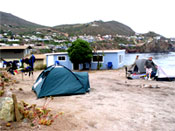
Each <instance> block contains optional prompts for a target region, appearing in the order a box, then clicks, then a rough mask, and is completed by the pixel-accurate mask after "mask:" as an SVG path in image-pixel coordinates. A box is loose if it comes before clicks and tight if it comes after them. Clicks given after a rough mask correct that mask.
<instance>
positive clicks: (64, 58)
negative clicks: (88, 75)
mask: <svg viewBox="0 0 175 131" xmlns="http://www.w3.org/2000/svg"><path fill="white" fill-rule="evenodd" d="M97 56H98V57H99V62H100V64H101V67H100V69H108V63H109V62H110V63H112V65H113V66H112V69H118V68H120V67H123V66H124V58H125V50H104V51H103V50H98V51H97V52H93V58H92V61H91V67H90V65H89V64H88V63H86V69H89V68H91V69H92V70H96V69H97V65H98V61H97ZM56 61H59V64H61V65H64V66H66V67H67V68H69V69H70V70H81V69H83V65H82V64H79V65H78V64H73V63H72V62H71V61H70V59H69V56H68V53H67V52H60V53H49V54H46V65H47V67H48V66H50V65H53V64H55V62H56Z"/></svg>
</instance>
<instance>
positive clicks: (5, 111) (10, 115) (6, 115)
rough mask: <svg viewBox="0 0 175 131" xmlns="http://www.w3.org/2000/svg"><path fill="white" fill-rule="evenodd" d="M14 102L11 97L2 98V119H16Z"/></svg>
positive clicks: (0, 103)
mask: <svg viewBox="0 0 175 131" xmlns="http://www.w3.org/2000/svg"><path fill="white" fill-rule="evenodd" d="M14 118H15V114H14V104H13V99H12V98H11V97H2V98H0V119H1V120H4V121H6V122H8V121H14Z"/></svg>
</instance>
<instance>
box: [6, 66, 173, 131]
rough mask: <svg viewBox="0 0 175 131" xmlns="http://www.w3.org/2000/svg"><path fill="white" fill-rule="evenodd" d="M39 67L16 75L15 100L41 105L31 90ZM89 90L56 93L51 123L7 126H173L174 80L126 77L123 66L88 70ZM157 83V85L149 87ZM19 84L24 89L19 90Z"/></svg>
mask: <svg viewBox="0 0 175 131" xmlns="http://www.w3.org/2000/svg"><path fill="white" fill-rule="evenodd" d="M40 72H41V71H35V72H34V77H33V78H32V77H28V76H24V80H22V77H21V74H18V75H16V76H15V79H17V80H18V81H19V83H18V84H15V85H12V86H10V87H6V88H7V89H8V88H12V89H13V90H12V93H15V94H16V96H17V99H18V101H20V100H24V101H25V102H27V103H29V104H37V106H42V105H43V103H44V101H45V99H44V98H43V99H37V97H36V94H35V93H34V92H33V91H32V90H31V89H32V86H33V84H34V82H35V80H36V78H37V76H38V75H39V74H40ZM89 81H90V87H91V91H90V92H89V93H86V94H83V95H73V96H58V97H54V99H53V101H52V102H51V103H50V104H49V105H48V108H50V109H51V110H52V113H57V112H60V111H63V112H64V115H62V116H60V117H58V118H57V119H56V120H55V121H54V122H53V124H52V125H50V126H43V125H42V126H39V127H38V126H37V127H31V126H30V124H29V123H25V122H19V123H17V122H15V123H13V124H12V126H11V127H10V128H5V129H6V130H14V131H25V130H26V131H30V130H41V131H52V130H53V131H54V130H55V131H173V130H175V104H174V103H175V82H162V81H161V82H158V81H148V80H141V79H136V80H128V79H126V78H125V71H124V69H119V70H104V71H89ZM150 85H151V87H159V88H150ZM19 88H22V89H23V91H20V90H19Z"/></svg>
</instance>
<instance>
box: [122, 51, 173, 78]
mask: <svg viewBox="0 0 175 131" xmlns="http://www.w3.org/2000/svg"><path fill="white" fill-rule="evenodd" d="M136 55H139V59H148V58H149V57H150V56H152V57H153V62H154V63H155V64H156V65H158V66H159V67H160V68H161V69H162V70H164V71H165V72H167V74H172V75H174V76H175V52H170V53H130V54H126V55H125V65H131V64H133V63H134V61H135V58H136Z"/></svg>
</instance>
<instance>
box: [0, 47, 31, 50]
mask: <svg viewBox="0 0 175 131" xmlns="http://www.w3.org/2000/svg"><path fill="white" fill-rule="evenodd" d="M27 48H28V49H31V48H32V47H31V46H1V47H0V50H16V49H23V50H24V49H27Z"/></svg>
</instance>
